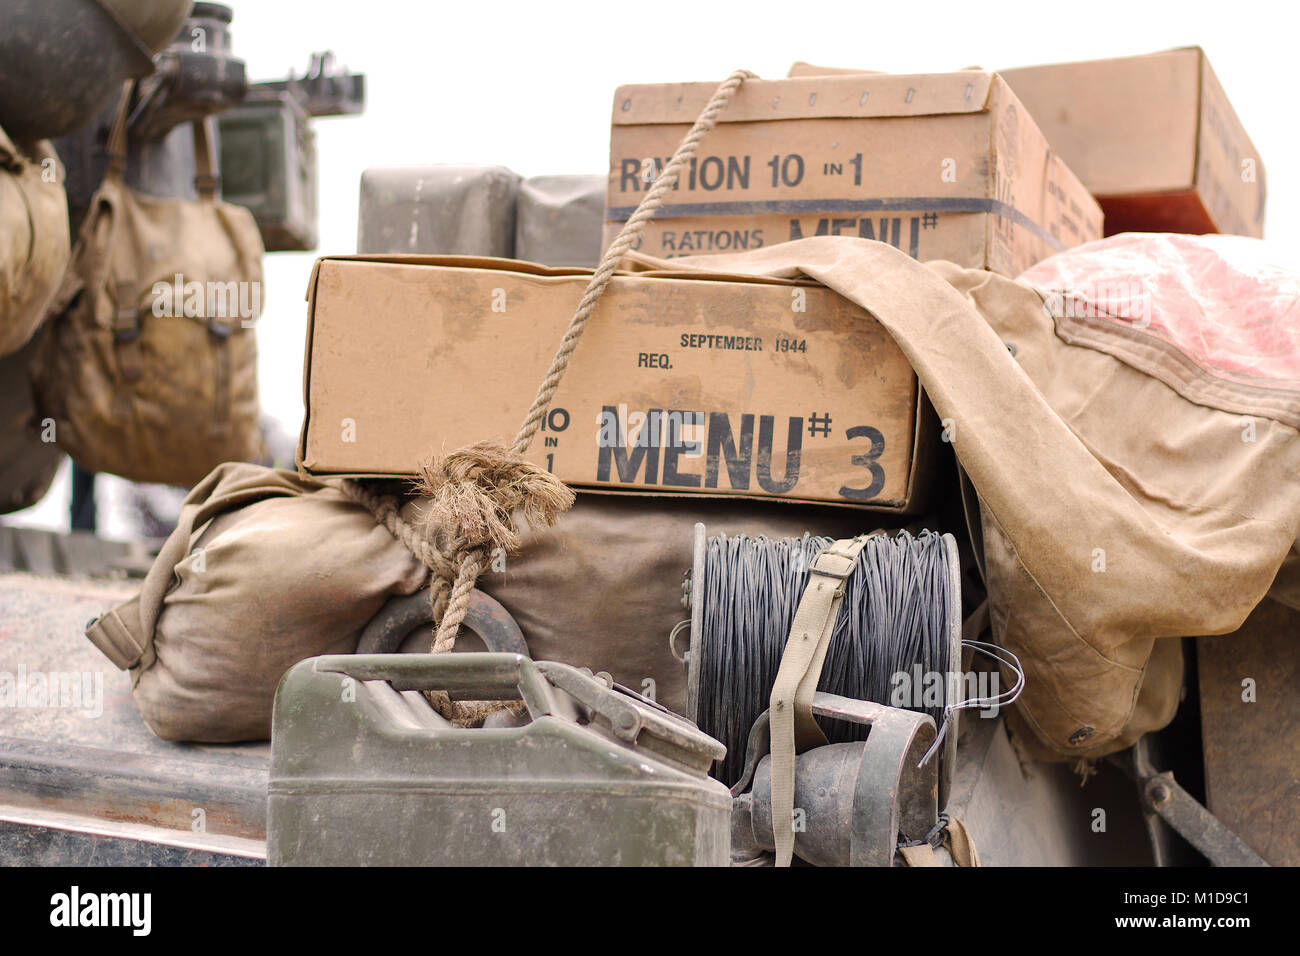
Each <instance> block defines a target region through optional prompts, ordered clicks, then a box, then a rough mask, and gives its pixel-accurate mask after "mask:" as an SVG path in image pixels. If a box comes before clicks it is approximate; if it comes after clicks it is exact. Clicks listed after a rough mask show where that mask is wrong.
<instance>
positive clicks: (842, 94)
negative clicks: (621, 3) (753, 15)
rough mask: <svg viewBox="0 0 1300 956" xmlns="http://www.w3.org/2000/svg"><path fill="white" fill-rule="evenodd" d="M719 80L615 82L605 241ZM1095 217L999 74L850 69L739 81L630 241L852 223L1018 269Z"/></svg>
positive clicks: (914, 245) (744, 241) (912, 249)
mask: <svg viewBox="0 0 1300 956" xmlns="http://www.w3.org/2000/svg"><path fill="white" fill-rule="evenodd" d="M715 89H716V84H714V83H680V84H664V85H652V86H625V87H622V88H620V89H619V90H618V92H617V93H616V94H615V97H614V112H613V129H612V134H611V137H610V173H609V191H608V196H607V199H606V204H605V219H606V224H605V244H606V245H608V244H609V242H611V241H612V240H613V237H614V236H616V235H617V234H618V231H619V229H620V228H621V227H622V225H623V223H624V222H625V221H626V220H627V218H628V217H629V216H630V215H631V214H632V211H633V210H634V209H635V208H636V205H637V203H638V202H639V201H640V200H641V198H642V197H643V196H644V195H645V193H646V191H647V190H648V189H649V183H650V182H653V179H654V176H655V175H657V173H658V171H659V170H660V169H662V167H663V166H664V165H666V164H667V162H668V158H669V157H670V156H671V155H672V154H673V152H674V151H675V150H676V148H677V145H678V143H679V142H680V141H681V139H682V137H683V136H684V135H685V134H686V132H687V130H688V129H689V128H690V125H691V124H692V123H693V122H694V121H695V118H696V117H697V116H698V115H699V113H700V111H701V110H702V109H703V108H704V105H705V103H706V102H707V101H708V99H709V97H710V96H711V95H712V94H713V91H714V90H715ZM1101 229H1102V222H1101V210H1100V209H1099V208H1098V206H1097V204H1096V203H1095V202H1094V201H1093V199H1092V197H1091V196H1089V195H1088V192H1087V191H1086V190H1085V189H1084V188H1083V186H1082V185H1081V184H1080V182H1079V180H1078V179H1077V178H1076V177H1075V175H1074V174H1073V173H1072V172H1070V170H1069V168H1068V167H1067V166H1066V165H1065V163H1064V162H1062V161H1061V159H1060V158H1059V157H1057V156H1054V155H1053V154H1051V153H1050V151H1049V150H1048V148H1047V142H1046V140H1045V139H1044V137H1043V135H1042V133H1040V132H1039V130H1038V127H1037V126H1036V125H1035V124H1034V121H1033V119H1031V118H1030V116H1029V114H1028V113H1027V111H1026V110H1025V108H1024V107H1023V106H1021V104H1020V102H1019V101H1018V100H1017V99H1016V97H1015V95H1014V94H1013V93H1012V92H1011V90H1010V88H1009V87H1008V86H1007V85H1006V84H1005V83H1004V82H1002V80H1001V79H999V78H998V77H997V76H996V75H995V74H991V73H981V72H969V71H967V72H960V73H943V74H930V75H920V76H894V75H889V74H871V75H865V74H853V75H843V76H816V77H795V78H790V79H781V80H750V81H748V82H746V83H745V84H744V86H742V87H741V88H740V90H739V91H738V92H737V93H736V96H735V98H734V99H733V100H732V101H731V103H730V104H729V105H728V107H727V109H726V111H725V112H724V113H723V114H722V116H721V118H720V121H719V123H718V125H717V126H715V127H714V129H713V130H712V131H710V133H709V135H708V136H707V137H706V138H705V140H704V142H703V143H702V144H701V147H700V149H699V152H698V153H697V155H696V157H695V159H694V160H693V161H692V162H691V163H690V164H689V168H688V169H687V170H685V172H684V174H683V175H682V177H681V179H680V181H679V182H678V184H677V186H676V187H675V189H674V192H673V193H672V194H671V196H670V198H669V200H668V201H667V202H666V203H665V204H664V206H663V207H661V208H660V210H659V212H658V214H657V215H656V217H655V219H654V220H653V221H652V222H651V223H650V224H649V226H648V228H647V229H646V233H645V236H644V238H643V241H642V244H641V246H640V248H641V250H642V251H644V252H648V253H649V254H651V255H654V256H660V257H663V258H671V257H673V256H679V255H691V254H700V253H712V252H735V251H738V250H742V249H747V248H756V247H759V246H766V245H771V244H773V243H776V242H784V241H787V240H790V239H797V238H800V237H803V236H814V235H847V236H855V237H862V238H867V239H878V240H882V241H885V242H889V243H892V244H893V245H894V246H896V247H898V248H899V249H902V250H904V251H905V252H907V253H908V254H909V255H911V256H913V257H914V258H917V259H920V260H922V261H925V260H930V259H948V260H950V261H952V262H956V263H957V264H959V265H962V266H966V267H972V268H985V269H990V270H992V271H995V272H1000V273H1002V274H1004V275H1009V276H1015V275H1018V274H1020V273H1021V272H1023V271H1024V270H1025V269H1027V268H1029V267H1030V266H1031V265H1033V264H1034V263H1036V262H1038V261H1039V260H1040V259H1043V258H1046V257H1047V256H1049V255H1051V254H1052V253H1054V252H1057V251H1059V250H1061V249H1064V248H1068V247H1071V246H1075V245H1079V244H1081V243H1084V242H1088V241H1090V240H1093V239H1099V238H1101V235H1102V232H1101Z"/></svg>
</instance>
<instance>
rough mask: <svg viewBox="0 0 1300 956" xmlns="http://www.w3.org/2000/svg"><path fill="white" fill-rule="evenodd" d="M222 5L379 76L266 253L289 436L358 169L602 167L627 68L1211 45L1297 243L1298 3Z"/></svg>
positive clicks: (773, 65) (1284, 224)
mask: <svg viewBox="0 0 1300 956" xmlns="http://www.w3.org/2000/svg"><path fill="white" fill-rule="evenodd" d="M226 2H228V3H230V5H231V6H232V7H233V9H234V14H235V16H234V22H233V24H232V32H233V40H234V52H235V55H237V56H239V57H240V58H242V59H243V60H245V61H246V63H247V66H248V74H249V77H250V79H252V80H254V81H256V80H265V79H276V78H280V77H283V76H285V75H286V74H287V73H288V72H289V71H290V70H291V69H292V70H296V71H298V72H302V70H303V69H305V67H306V65H307V61H308V56H309V54H310V53H312V52H313V51H317V50H325V49H331V50H333V51H334V52H335V54H336V56H337V58H338V61H339V62H340V63H342V64H346V65H347V66H348V67H349V68H350V69H352V70H355V71H358V72H362V73H364V74H365V75H366V111H365V113H364V114H363V115H361V116H359V117H338V118H325V119H320V120H317V121H315V128H316V135H317V153H318V162H319V176H320V248H319V250H318V251H317V252H316V253H301V254H298V253H276V254H273V255H268V256H267V258H266V262H265V272H266V284H265V289H264V296H263V303H264V313H263V318H262V320H261V322H260V328H259V333H258V336H259V348H260V350H261V387H262V396H263V404H264V406H265V407H266V409H267V410H268V411H270V412H271V413H272V414H274V415H275V417H276V418H278V419H280V420H281V421H282V422H283V423H284V424H285V425H286V427H287V428H288V429H289V430H290V431H291V432H294V433H296V431H297V429H298V426H299V423H300V421H301V415H302V357H303V335H304V331H305V324H306V305H305V302H304V301H303V296H304V293H305V291H306V287H307V279H308V276H309V274H310V271H311V265H312V262H313V260H314V259H315V257H316V255H317V254H328V253H348V252H354V251H355V249H356V230H357V198H358V185H359V182H360V177H361V173H362V171H363V170H365V169H367V168H369V167H372V166H407V165H430V164H435V163H482V164H500V165H504V166H508V167H510V168H511V169H513V170H514V171H515V172H517V173H520V174H522V175H524V176H534V175H540V174H547V173H604V172H605V171H606V169H607V164H608V156H609V118H610V113H611V103H612V102H613V95H614V90H615V88H616V87H618V86H620V85H622V84H624V83H658V82H673V81H691V80H697V81H705V80H718V81H720V80H721V79H723V78H724V77H725V76H726V75H727V74H728V73H730V72H731V71H732V70H733V69H736V68H738V67H745V68H747V69H750V70H753V71H754V72H756V73H757V74H759V75H760V76H762V77H766V78H777V77H781V76H784V75H785V73H786V71H787V69H788V68H789V66H790V64H791V63H792V62H793V61H795V60H806V61H808V62H812V63H818V64H823V65H829V66H841V65H842V66H856V67H863V68H865V69H875V70H883V71H887V72H892V73H924V72H942V71H947V70H957V69H962V68H965V67H970V66H976V65H977V66H980V67H983V68H985V69H998V68H1006V67H1013V66H1027V65H1032V64H1038V63H1049V62H1058V61H1066V60H1082V59H1095V58H1100V57H1113V56H1126V55H1132V54H1139V53H1151V52H1154V51H1157V50H1163V49H1168V48H1170V47H1176V46H1187V45H1199V46H1201V47H1203V48H1204V49H1205V51H1206V53H1207V55H1208V57H1209V59H1210V62H1211V64H1212V65H1213V67H1214V70H1215V72H1216V73H1217V74H1218V77H1219V80H1220V81H1221V82H1222V84H1223V86H1224V89H1225V90H1226V92H1227V94H1228V98H1229V99H1230V100H1231V102H1232V103H1233V105H1234V106H1235V108H1236V110H1237V113H1238V115H1239V116H1240V118H1241V120H1242V122H1243V124H1244V125H1245V127H1246V130H1247V132H1248V133H1249V134H1250V136H1251V138H1252V140H1253V141H1254V143H1255V146H1256V148H1257V149H1258V150H1259V152H1260V156H1261V158H1262V159H1263V162H1264V165H1265V167H1266V170H1267V175H1268V180H1267V182H1268V210H1267V218H1266V227H1265V228H1266V233H1265V234H1266V236H1268V237H1269V238H1270V239H1273V240H1277V241H1280V242H1284V243H1285V244H1286V245H1287V246H1288V247H1290V248H1291V249H1294V250H1296V251H1297V253H1300V184H1297V182H1296V176H1295V172H1294V171H1295V165H1296V163H1295V158H1296V156H1297V154H1300V127H1298V126H1297V123H1296V119H1297V110H1296V108H1295V95H1294V90H1293V89H1292V87H1293V86H1294V84H1295V79H1294V75H1293V74H1291V73H1290V68H1291V67H1293V66H1294V65H1295V63H1296V61H1297V52H1296V45H1295V44H1296V37H1297V30H1296V27H1297V26H1300V5H1297V4H1295V3H1293V2H1284V0H1278V2H1251V0H1246V2H1240V0H1238V2H1229V0H1219V2H1217V3H1207V2H1184V3H1146V2H1133V0H1129V2H1100V0H1098V2H1087V3H1068V4H1067V3H1053V2H1051V0H1040V2H1037V3H1033V2H996V0H989V2H983V3H971V2H966V3H956V2H944V0H895V2H881V0H859V2H856V3H853V2H832V0H812V2H790V0H787V2H785V3H776V2H768V0H733V2H728V3H720V2H702V0H694V2H687V3H664V4H655V3H648V2H641V0H636V2H625V3H610V2H606V3H595V2H580V3H567V4H566V3H554V2H534V3H519V2H501V0H495V2H494V0H434V2H428V0H426V2H418V0H313V2H292V0H258V2H253V0H226ZM1080 92H1081V93H1082V92H1083V91H1080ZM1298 258H1300V255H1298ZM66 502H67V491H66V482H65V481H63V480H60V482H59V485H58V486H56V488H55V489H54V491H53V492H52V493H51V495H49V496H48V497H47V500H46V501H45V502H43V503H42V506H40V508H39V510H40V512H41V513H42V514H41V516H40V517H41V518H46V519H47V520H41V521H40V522H39V523H41V524H47V525H52V526H58V525H59V524H60V523H62V525H63V526H65V527H66V517H65V515H66V509H67V505H66ZM29 516H30V517H36V516H35V515H30V513H29ZM60 518H61V519H62V521H61V522H60ZM48 519H52V520H48Z"/></svg>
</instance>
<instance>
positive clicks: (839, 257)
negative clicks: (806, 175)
mask: <svg viewBox="0 0 1300 956" xmlns="http://www.w3.org/2000/svg"><path fill="white" fill-rule="evenodd" d="M1089 248H1090V247H1088V246H1085V247H1082V250H1083V252H1087V251H1088V250H1089ZM1079 254H1082V253H1080V252H1079V251H1075V252H1067V253H1063V254H1062V255H1063V256H1070V255H1079ZM1057 258H1058V259H1059V258H1060V257H1057ZM1048 261H1049V262H1051V261H1053V260H1048ZM633 262H634V264H635V265H637V266H638V267H640V268H645V269H663V268H669V267H671V268H673V269H682V268H698V269H704V270H708V271H711V272H715V273H716V272H730V273H736V274H745V275H775V276H787V277H792V276H796V275H800V274H802V275H806V276H808V277H810V278H813V279H815V280H817V281H818V282H821V283H823V284H824V285H826V286H828V287H830V288H831V289H834V290H835V291H836V292H838V293H839V294H841V295H843V296H845V297H846V298H848V299H851V300H853V301H854V302H856V303H857V304H859V305H861V306H862V307H863V308H865V309H866V310H867V311H869V312H870V313H871V314H872V315H873V316H874V317H875V318H876V319H878V320H879V321H880V322H881V324H882V325H884V326H885V328H886V329H888V331H889V332H890V333H891V334H892V335H893V337H894V338H895V340H896V341H897V342H898V344H899V346H900V347H901V348H902V350H903V352H904V353H905V354H906V355H907V358H908V360H909V361H910V362H911V363H912V365H913V367H914V368H915V370H916V373H917V376H918V378H919V379H920V381H921V383H922V384H923V386H924V387H925V389H926V392H927V394H928V395H929V397H930V399H931V401H932V402H933V404H934V407H935V409H936V411H937V412H938V414H939V418H940V419H941V422H942V424H943V426H944V428H945V431H946V433H947V436H948V438H949V439H950V440H951V441H952V443H953V447H954V450H955V452H956V454H957V457H958V459H959V461H960V462H961V464H962V466H963V467H964V469H965V471H966V473H967V474H968V475H969V477H970V480H971V482H972V484H973V485H974V488H975V490H976V492H977V493H978V495H979V500H980V503H981V513H982V526H983V529H982V530H983V544H984V556H985V562H986V567H987V579H988V580H987V583H988V587H989V607H990V618H991V623H992V627H993V631H994V635H995V637H996V639H997V640H998V641H999V642H1000V643H1001V644H1003V645H1004V646H1005V647H1007V648H1009V649H1010V650H1012V651H1014V652H1015V653H1016V654H1017V655H1018V656H1019V657H1020V659H1021V662H1022V663H1023V665H1024V667H1025V672H1026V674H1025V676H1026V686H1025V690H1024V693H1023V695H1022V697H1021V698H1020V701H1019V703H1018V704H1017V705H1016V706H1015V708H1014V709H1013V711H1012V714H1011V719H1012V726H1013V727H1014V728H1016V729H1017V730H1018V734H1017V736H1018V738H1019V739H1020V741H1021V742H1022V744H1024V745H1026V746H1027V747H1028V749H1029V750H1030V752H1031V753H1033V754H1034V755H1035V756H1039V757H1045V758H1049V759H1057V760H1061V759H1071V758H1096V757H1099V756H1102V755H1104V754H1107V753H1110V752H1113V751H1115V750H1118V749H1121V748H1123V747H1125V746H1127V745H1129V744H1131V743H1132V742H1133V741H1134V740H1136V739H1137V738H1138V737H1139V736H1141V735H1142V734H1143V733H1146V732H1148V731H1150V730H1154V729H1157V728H1159V727H1162V726H1164V724H1166V723H1167V722H1168V721H1169V720H1170V719H1171V718H1172V716H1173V713H1174V711H1175V709H1176V708H1177V704H1178V699H1179V695H1180V692H1181V687H1182V655H1181V650H1180V643H1179V642H1178V641H1177V640H1169V639H1170V638H1180V637H1185V636H1190V635H1198V634H1221V633H1227V632H1229V631H1232V630H1235V629H1236V628H1237V627H1238V626H1240V624H1241V623H1242V621H1244V620H1245V618H1246V616H1247V615H1248V614H1249V613H1250V611H1251V609H1252V608H1253V607H1254V606H1255V605H1256V604H1257V603H1258V602H1259V601H1260V600H1261V599H1262V598H1263V597H1264V595H1265V594H1266V593H1267V592H1268V591H1269V588H1270V586H1271V585H1272V584H1273V583H1274V579H1275V576H1276V575H1277V572H1278V569H1279V566H1280V565H1281V564H1282V562H1283V559H1284V558H1285V557H1286V556H1287V554H1288V552H1289V551H1290V549H1291V548H1292V546H1293V544H1294V543H1295V541H1296V537H1297V530H1298V529H1300V482H1298V481H1296V477H1297V474H1300V441H1297V440H1296V438H1297V433H1296V429H1295V428H1294V427H1293V426H1292V425H1290V424H1286V423H1284V421H1280V420H1278V418H1288V419H1289V420H1294V416H1295V415H1296V413H1297V407H1298V406H1297V402H1296V396H1295V395H1294V393H1288V390H1287V388H1286V387H1285V383H1282V384H1279V383H1277V382H1273V381H1268V380H1265V381H1254V382H1252V384H1251V387H1252V388H1256V389H1259V388H1262V389H1264V390H1265V391H1266V392H1267V395H1266V396H1264V397H1265V398H1267V401H1265V402H1262V403H1259V404H1257V406H1256V407H1257V408H1259V409H1262V408H1269V407H1275V408H1278V409H1280V410H1279V411H1277V412H1275V414H1276V415H1277V416H1278V418H1272V417H1262V416H1260V415H1252V416H1249V417H1244V416H1243V415H1242V414H1241V413H1240V412H1237V411H1224V410H1221V409H1220V408H1217V407H1212V406H1210V405H1207V404H1198V403H1197V402H1195V401H1192V400H1190V399H1188V398H1186V397H1184V395H1183V394H1181V393H1180V392H1179V391H1176V390H1175V389H1174V388H1172V387H1170V385H1167V384H1165V382H1164V381H1162V380H1160V379H1159V378H1157V377H1153V376H1152V375H1150V374H1147V373H1146V372H1144V371H1141V370H1139V368H1137V367H1134V365H1132V364H1129V363H1128V362H1127V361H1125V360H1124V358H1123V355H1124V353H1123V351H1122V350H1121V351H1117V352H1107V351H1103V350H1102V349H1101V348H1099V347H1097V344H1098V343H1097V341H1096V340H1095V339H1094V340H1093V341H1089V342H1087V343H1084V342H1080V343H1078V344H1070V343H1069V342H1068V341H1067V340H1066V339H1065V338H1063V337H1062V336H1061V335H1059V334H1058V328H1057V321H1056V319H1055V318H1054V317H1053V315H1052V314H1050V311H1049V309H1048V308H1045V305H1048V304H1050V301H1051V296H1050V293H1049V294H1043V293H1040V292H1038V291H1035V290H1034V289H1033V288H1031V287H1030V286H1029V285H1026V284H1022V283H1018V282H1016V281H1013V280H1010V279H1005V278H1002V277H1000V276H997V275H994V274H992V273H988V272H984V271H981V270H974V269H962V268H960V267H958V266H955V265H953V264H951V263H946V262H932V263H929V264H925V265H922V264H919V263H917V262H915V261H913V260H912V259H910V258H909V257H908V256H906V255H905V254H903V253H901V252H899V251H898V250H896V249H894V248H892V247H890V246H888V245H885V244H882V243H877V242H871V241H869V240H859V239H847V238H833V237H823V238H812V239H806V240H801V241H798V242H791V243H785V244H781V245H779V246H774V247H770V248H767V249H761V250H757V251H753V252H749V253H744V254H737V255H728V256H716V255H715V256H709V257H707V258H699V259H674V260H673V261H672V263H671V266H670V265H669V264H668V263H665V262H660V261H655V260H650V259H648V258H645V257H639V256H635V257H633ZM1237 294H1238V295H1240V290H1238V293H1237ZM1281 314H1285V313H1284V312H1282V313H1281ZM1279 319H1281V315H1279ZM1224 320H1225V319H1224V318H1223V317H1221V321H1224ZM597 321H599V319H597ZM1290 321H1291V323H1292V325H1294V322H1295V320H1294V319H1291V320H1290ZM1102 331H1104V329H1102ZM1097 334H1098V335H1100V334H1101V332H1098V333H1097ZM1138 334H1145V333H1144V330H1142V329H1133V328H1125V329H1122V330H1118V331H1116V333H1115V337H1116V338H1119V337H1121V336H1124V337H1129V338H1132V337H1133V336H1135V335H1138ZM1145 337H1146V338H1150V336H1145ZM1102 341H1103V342H1104V341H1105V340H1104V339H1103V340H1102ZM1147 355H1148V357H1149V359H1150V360H1151V361H1156V362H1165V363H1169V364H1171V365H1172V364H1175V363H1183V362H1185V360H1186V358H1187V357H1186V355H1185V354H1184V353H1182V352H1180V351H1178V350H1177V349H1172V350H1165V351H1163V352H1162V351H1161V350H1156V349H1149V350H1148V352H1147ZM1162 356H1163V357H1162ZM1203 372H1204V374H1205V375H1206V376H1211V377H1214V376H1215V372H1214V369H1213V368H1211V369H1208V370H1203ZM1219 381H1220V382H1222V381H1224V379H1222V378H1221V377H1220V378H1219ZM1205 394H1207V393H1206V392H1202V393H1201V398H1202V401H1204V400H1205V398H1204V396H1205ZM1281 583H1282V582H1281V581H1279V584H1281ZM1004 676H1009V675H1004ZM1026 731H1030V732H1029V733H1026Z"/></svg>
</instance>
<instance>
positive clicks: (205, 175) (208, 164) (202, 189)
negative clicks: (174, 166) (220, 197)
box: [190, 116, 221, 199]
mask: <svg viewBox="0 0 1300 956" xmlns="http://www.w3.org/2000/svg"><path fill="white" fill-rule="evenodd" d="M209 122H210V119H209V117H206V116H205V117H203V118H201V119H196V120H194V121H193V122H192V123H190V126H191V127H192V129H193V131H194V188H195V190H196V191H197V192H198V194H199V198H200V199H216V198H217V190H218V188H219V187H220V186H221V179H220V178H219V177H218V176H217V174H216V164H215V163H214V162H213V160H212V142H211V140H210V138H209V137H208V123H209Z"/></svg>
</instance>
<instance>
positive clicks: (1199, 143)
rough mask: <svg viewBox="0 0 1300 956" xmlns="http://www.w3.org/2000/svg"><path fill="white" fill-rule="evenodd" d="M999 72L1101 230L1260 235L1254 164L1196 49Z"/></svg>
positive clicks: (1259, 167) (1259, 184) (1259, 187)
mask: <svg viewBox="0 0 1300 956" xmlns="http://www.w3.org/2000/svg"><path fill="white" fill-rule="evenodd" d="M1000 73H1001V76H1002V77H1003V78H1004V79H1005V80H1006V81H1007V83H1008V84H1010V86H1011V88H1012V89H1013V90H1015V92H1016V95H1017V96H1019V97H1020V100H1021V101H1022V102H1023V103H1024V104H1025V106H1026V107H1027V108H1028V109H1029V111H1030V113H1032V114H1033V116H1034V118H1035V119H1036V120H1037V121H1038V125H1039V126H1040V127H1041V128H1042V130H1043V133H1044V134H1045V135H1046V136H1047V140H1048V142H1049V143H1051V145H1052V148H1053V149H1055V150H1057V151H1058V152H1060V154H1061V156H1063V157H1064V159H1065V161H1066V162H1067V163H1069V165H1070V168H1071V169H1073V170H1074V171H1075V172H1076V173H1077V174H1078V176H1079V178H1080V179H1081V180H1082V181H1083V183H1084V185H1085V186H1087V187H1088V188H1089V189H1090V190H1091V191H1092V193H1093V194H1094V195H1095V196H1097V197H1098V199H1099V200H1100V202H1101V206H1102V208H1103V209H1104V210H1105V212H1106V231H1107V233H1108V234H1113V233H1115V232H1125V231H1153V232H1154V231H1170V232H1194V233H1204V232H1225V233H1233V234H1237V235H1245V236H1256V237H1259V236H1262V235H1263V230H1264V199H1265V188H1264V183H1265V180H1264V166H1263V162H1262V161H1261V160H1260V158H1259V153H1258V152H1257V151H1256V149H1255V146H1254V144H1253V143H1251V141H1250V137H1249V136H1248V135H1247V134H1246V130H1245V128H1244V127H1243V126H1242V124H1241V121H1240V120H1239V119H1238V118H1237V114H1236V112H1235V111H1234V110H1233V108H1232V104H1231V103H1229V102H1228V98H1227V96H1226V95H1225V94H1224V92H1223V87H1222V86H1221V84H1220V83H1219V80H1218V77H1216V76H1215V74H1214V70H1213V69H1212V68H1211V67H1210V64H1209V61H1208V60H1207V59H1206V57H1205V54H1204V53H1203V52H1202V51H1201V50H1200V49H1199V48H1198V47H1190V48H1186V49H1179V50H1168V51H1165V52H1162V53H1152V54H1147V55H1144V56H1134V57H1121V58H1118V59H1110V60H1090V61H1085V62H1079V63H1057V64H1051V65H1047V66H1036V67H1026V68H1023V69H1013V70H1003V71H1000Z"/></svg>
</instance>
